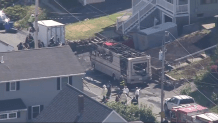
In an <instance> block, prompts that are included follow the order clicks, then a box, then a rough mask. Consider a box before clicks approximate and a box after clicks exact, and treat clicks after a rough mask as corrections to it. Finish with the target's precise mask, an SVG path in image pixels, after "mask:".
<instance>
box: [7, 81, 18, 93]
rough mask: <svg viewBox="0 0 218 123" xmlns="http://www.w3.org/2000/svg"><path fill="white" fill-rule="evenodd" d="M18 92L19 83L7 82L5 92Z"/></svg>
mask: <svg viewBox="0 0 218 123" xmlns="http://www.w3.org/2000/svg"><path fill="white" fill-rule="evenodd" d="M18 90H20V82H19V81H18V82H7V83H6V91H18Z"/></svg>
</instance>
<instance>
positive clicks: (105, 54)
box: [93, 41, 147, 76]
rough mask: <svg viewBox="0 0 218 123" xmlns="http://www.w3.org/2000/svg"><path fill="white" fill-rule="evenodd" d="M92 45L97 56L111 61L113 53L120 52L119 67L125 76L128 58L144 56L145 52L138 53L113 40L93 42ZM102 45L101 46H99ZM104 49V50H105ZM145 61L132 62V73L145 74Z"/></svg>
mask: <svg viewBox="0 0 218 123" xmlns="http://www.w3.org/2000/svg"><path fill="white" fill-rule="evenodd" d="M93 44H94V45H93V47H94V49H95V52H96V54H97V56H99V57H102V58H103V59H105V60H109V61H111V62H113V53H112V52H114V53H116V54H120V55H121V56H120V68H121V74H122V75H123V76H127V69H128V58H136V57H142V56H146V54H145V53H143V52H142V53H140V52H138V51H136V50H134V49H132V48H130V47H128V46H125V45H123V44H120V43H117V42H114V41H104V42H94V43H93ZM101 47H103V48H101ZM105 49H106V50H105ZM146 68H147V62H144V63H135V64H133V69H134V74H135V75H140V76H146V74H147V73H146Z"/></svg>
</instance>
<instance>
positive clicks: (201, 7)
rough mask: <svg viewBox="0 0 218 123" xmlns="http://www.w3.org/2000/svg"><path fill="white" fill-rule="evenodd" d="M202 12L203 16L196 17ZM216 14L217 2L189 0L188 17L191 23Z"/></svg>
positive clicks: (217, 10) (217, 9)
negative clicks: (207, 2) (202, 2)
mask: <svg viewBox="0 0 218 123" xmlns="http://www.w3.org/2000/svg"><path fill="white" fill-rule="evenodd" d="M201 13H203V14H204V16H203V17H200V18H199V17H197V14H201ZM217 14H218V3H214V4H201V3H200V0H190V17H191V23H194V22H196V21H198V20H199V19H201V18H205V17H213V16H214V15H217Z"/></svg>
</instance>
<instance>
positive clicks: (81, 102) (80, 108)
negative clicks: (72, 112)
mask: <svg viewBox="0 0 218 123" xmlns="http://www.w3.org/2000/svg"><path fill="white" fill-rule="evenodd" d="M78 111H79V113H82V112H83V111H84V96H83V95H79V96H78Z"/></svg>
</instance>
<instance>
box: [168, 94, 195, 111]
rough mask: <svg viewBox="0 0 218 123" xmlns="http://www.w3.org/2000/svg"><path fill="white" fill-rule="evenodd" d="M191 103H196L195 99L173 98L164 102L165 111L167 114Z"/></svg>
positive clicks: (182, 96) (188, 97) (179, 96)
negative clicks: (175, 108)
mask: <svg viewBox="0 0 218 123" xmlns="http://www.w3.org/2000/svg"><path fill="white" fill-rule="evenodd" d="M191 103H195V100H194V98H192V97H190V96H187V95H178V96H174V97H172V98H167V99H165V101H164V111H165V112H167V111H169V110H171V109H172V108H173V107H176V106H180V105H183V104H191Z"/></svg>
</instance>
